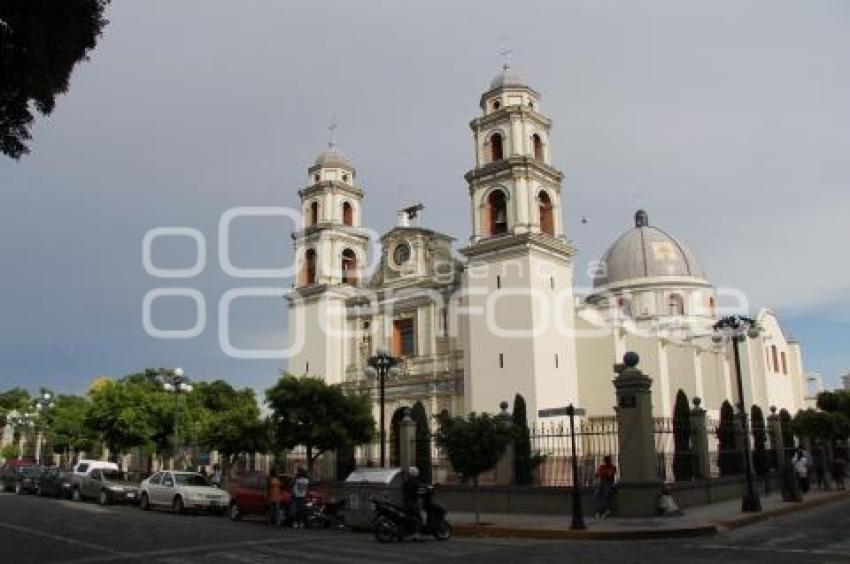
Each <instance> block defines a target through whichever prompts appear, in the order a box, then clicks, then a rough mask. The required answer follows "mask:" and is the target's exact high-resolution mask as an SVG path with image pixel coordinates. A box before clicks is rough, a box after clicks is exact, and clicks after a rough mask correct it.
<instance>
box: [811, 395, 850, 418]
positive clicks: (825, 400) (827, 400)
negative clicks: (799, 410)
mask: <svg viewBox="0 0 850 564" xmlns="http://www.w3.org/2000/svg"><path fill="white" fill-rule="evenodd" d="M817 405H818V408H819V409H822V410H824V411H827V412H829V413H841V414H842V415H844V417H846V418H848V419H850V390H834V391H831V392H821V393H819V394H818V400H817Z"/></svg>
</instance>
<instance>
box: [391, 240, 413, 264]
mask: <svg viewBox="0 0 850 564" xmlns="http://www.w3.org/2000/svg"><path fill="white" fill-rule="evenodd" d="M393 260H394V261H395V263H396V264H397V265H399V266H401V265H403V264H404V263H406V262H407V261H409V260H410V245H408V244H407V243H399V244H398V245H396V246H395V250H394V251H393Z"/></svg>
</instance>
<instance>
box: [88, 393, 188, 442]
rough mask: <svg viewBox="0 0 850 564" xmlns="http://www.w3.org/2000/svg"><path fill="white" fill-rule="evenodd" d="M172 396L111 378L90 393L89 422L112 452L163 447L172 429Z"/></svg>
mask: <svg viewBox="0 0 850 564" xmlns="http://www.w3.org/2000/svg"><path fill="white" fill-rule="evenodd" d="M169 399H171V398H167V397H165V394H164V393H163V392H161V391H159V390H155V389H154V388H153V387H151V386H147V385H144V384H139V383H136V382H133V381H131V380H118V381H108V382H105V383H104V384H103V385H102V386H99V387H98V388H97V389H96V390H93V391H92V392H91V393H90V405H89V412H88V417H87V424H88V427H89V429H90V430H91V431H93V432H95V433H97V434H98V435H99V436H100V437H101V438H102V440H103V442H104V444H105V445H106V446H107V447H108V448H109V450H110V451H112V452H113V453H116V454H119V453H124V452H127V451H128V450H130V449H132V448H137V447H139V448H141V449H142V450H143V451H145V452H148V453H150V452H152V451H153V450H163V449H165V448H167V445H168V444H169V440H168V437H169V436H170V435H171V433H172V431H173V423H172V421H173V414H174V407H173V403H172V402H170V401H168V400H169Z"/></svg>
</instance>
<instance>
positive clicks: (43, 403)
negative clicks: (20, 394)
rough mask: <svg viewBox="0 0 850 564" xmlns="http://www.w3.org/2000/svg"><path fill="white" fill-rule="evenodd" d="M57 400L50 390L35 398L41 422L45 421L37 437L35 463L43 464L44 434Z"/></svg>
mask: <svg viewBox="0 0 850 564" xmlns="http://www.w3.org/2000/svg"><path fill="white" fill-rule="evenodd" d="M54 398H55V394H53V392H51V391H50V390H45V389H42V390H41V395H40V396H38V397H37V398H35V401H34V402H33V403H35V409H36V411H37V412H38V415H39V416H40V417H39V420H41V421H43V423H42V425H41V430H40V431H38V435H37V437H36V444H35V463H36V464H41V442H42V441H41V439H42V436H43V435H44V432H45V431H46V429H47V425H46V421H47V414H48V413H50V410H51V409H53V408H54V407H56V403H55V402H54V401H53V400H54Z"/></svg>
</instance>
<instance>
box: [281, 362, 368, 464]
mask: <svg viewBox="0 0 850 564" xmlns="http://www.w3.org/2000/svg"><path fill="white" fill-rule="evenodd" d="M266 402H267V403H268V405H269V407H270V408H271V410H272V415H271V422H272V426H273V429H274V440H275V443H276V446H278V447H279V448H283V449H293V448H295V447H297V446H303V447H304V448H305V450H306V454H307V471H308V472H312V469H313V464H314V463H315V461H316V460H317V459H318V457H319V456H321V455H322V453H324V452H327V451H333V450H344V449H345V448H346V447H351V446H355V445H360V444H365V443H367V442H369V441H370V440H371V439H372V435H373V434H374V432H375V420H374V418H373V417H372V408H371V405H370V403H369V400H368V398H366V397H361V396H349V395H346V394H345V393H344V392H343V391H342V389H340V387H339V386H329V385H327V384H326V383H325V382H324V380H321V379H319V378H313V377H297V376H293V375H291V374H284V375H283V376H282V377H281V379H280V380H279V381H278V382H277V384H275V385H274V386H273V387H271V388H269V389H268V390H267V391H266Z"/></svg>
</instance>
